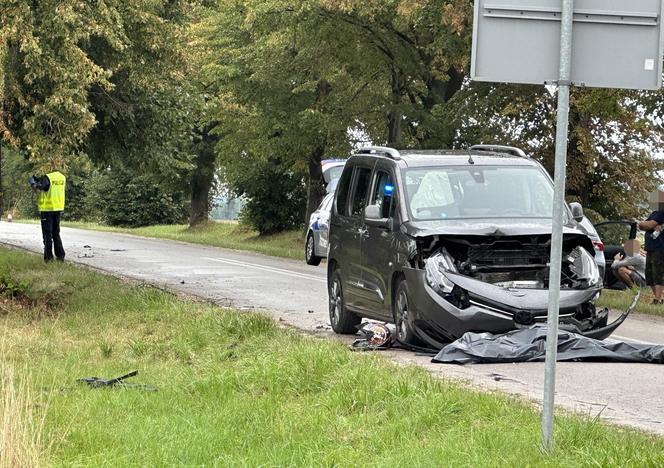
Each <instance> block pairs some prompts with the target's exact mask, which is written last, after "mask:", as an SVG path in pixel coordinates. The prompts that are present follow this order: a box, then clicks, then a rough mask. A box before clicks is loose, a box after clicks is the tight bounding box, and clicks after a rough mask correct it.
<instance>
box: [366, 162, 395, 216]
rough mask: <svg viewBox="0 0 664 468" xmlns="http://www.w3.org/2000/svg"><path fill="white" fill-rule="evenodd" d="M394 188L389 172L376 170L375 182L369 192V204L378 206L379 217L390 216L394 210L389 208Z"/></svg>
mask: <svg viewBox="0 0 664 468" xmlns="http://www.w3.org/2000/svg"><path fill="white" fill-rule="evenodd" d="M394 189H395V187H394V183H393V182H392V177H391V176H390V174H388V173H387V172H385V171H377V172H376V183H375V184H374V188H373V193H372V194H371V204H372V205H378V206H379V207H380V213H381V215H380V216H381V218H391V217H392V215H393V214H394V211H393V210H392V209H391V208H392V205H393V202H392V195H393V193H394Z"/></svg>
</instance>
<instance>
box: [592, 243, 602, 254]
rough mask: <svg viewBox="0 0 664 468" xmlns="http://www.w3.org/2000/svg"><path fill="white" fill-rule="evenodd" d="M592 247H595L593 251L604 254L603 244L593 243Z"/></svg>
mask: <svg viewBox="0 0 664 468" xmlns="http://www.w3.org/2000/svg"><path fill="white" fill-rule="evenodd" d="M593 245H594V246H595V250H599V251H600V252H604V242H599V241H593Z"/></svg>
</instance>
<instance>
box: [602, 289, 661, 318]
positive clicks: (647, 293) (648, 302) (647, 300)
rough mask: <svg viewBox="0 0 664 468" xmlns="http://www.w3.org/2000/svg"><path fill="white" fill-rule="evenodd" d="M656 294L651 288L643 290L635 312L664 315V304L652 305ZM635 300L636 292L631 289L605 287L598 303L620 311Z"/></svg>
mask: <svg viewBox="0 0 664 468" xmlns="http://www.w3.org/2000/svg"><path fill="white" fill-rule="evenodd" d="M653 298H654V296H653V294H652V291H651V290H650V288H644V289H642V290H641V297H640V298H639V303H638V304H637V305H636V308H635V309H634V312H635V313H637V314H646V315H656V316H659V317H664V305H652V300H653ZM633 300H634V292H632V291H631V290H626V291H613V290H610V289H604V290H603V291H602V295H601V296H600V298H599V300H598V301H597V305H598V306H601V307H608V308H609V309H615V310H619V311H624V310H626V309H627V308H628V307H629V306H630V305H631V304H632V301H633Z"/></svg>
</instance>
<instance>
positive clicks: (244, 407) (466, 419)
mask: <svg viewBox="0 0 664 468" xmlns="http://www.w3.org/2000/svg"><path fill="white" fill-rule="evenodd" d="M0 271H2V272H3V274H4V277H5V278H11V279H12V281H13V283H14V284H23V285H24V287H23V288H22V289H20V294H18V293H17V294H15V295H14V296H13V299H12V298H10V296H7V295H3V296H2V297H1V302H0V305H1V306H2V307H1V310H2V313H1V314H0V323H1V326H2V334H3V338H2V343H3V345H2V346H1V347H0V352H1V353H2V356H1V360H2V362H3V363H4V364H3V365H4V366H5V368H11V370H12V372H13V374H14V375H15V376H16V378H15V379H14V382H16V385H18V384H19V382H20V383H21V384H22V385H27V388H29V389H30V390H31V391H30V392H26V393H25V394H26V395H28V396H30V398H31V399H32V401H30V402H29V404H26V403H25V402H24V403H22V405H21V407H20V408H32V411H33V413H32V414H30V415H28V416H30V417H32V418H35V419H36V421H35V424H25V423H21V424H17V426H16V427H9V428H8V427H3V428H2V430H1V431H0V434H2V437H7V435H8V434H13V437H14V438H17V435H16V431H17V430H20V431H23V432H24V433H25V432H27V433H25V434H24V435H23V437H22V440H28V441H38V442H39V443H40V444H41V445H40V447H41V450H37V451H36V452H35V453H37V454H38V455H37V456H35V457H34V460H33V462H35V463H37V462H41V463H42V464H45V465H54V466H98V465H114V466H161V465H188V466H203V465H206V466H210V465H217V466H331V465H336V466H357V465H362V466H440V465H444V466H662V464H664V440H663V439H661V438H656V437H653V436H649V435H646V434H642V433H638V432H636V431H632V430H627V429H622V428H618V427H612V426H608V425H604V424H602V423H600V422H598V421H596V420H588V419H587V418H582V417H578V416H569V415H563V414H559V415H558V417H557V421H556V447H557V448H556V450H555V451H554V452H553V454H551V455H550V456H546V455H544V454H542V452H541V451H540V450H539V447H538V444H539V414H538V412H537V411H536V410H535V409H534V408H533V407H532V405H530V404H528V403H525V402H522V401H519V400H518V399H515V398H510V397H507V396H501V395H496V394H484V393H480V392H477V391H475V390H471V389H469V388H467V387H465V386H463V385H460V384H456V383H452V382H449V381H444V380H439V379H435V378H434V377H432V376H431V375H429V374H428V373H427V372H425V371H424V370H421V369H418V368H415V367H401V366H397V365H395V364H393V363H391V362H390V361H389V360H387V359H384V358H382V357H381V356H380V355H372V354H368V353H367V354H354V353H351V352H350V351H348V350H347V349H346V348H345V347H344V346H343V345H342V344H340V343H338V342H329V341H325V340H319V339H315V338H312V337H307V336H302V335H300V334H298V333H296V332H294V331H291V330H284V329H282V328H279V327H278V326H277V325H276V323H275V322H274V321H272V320H271V319H269V318H267V317H265V316H261V315H257V314H250V313H239V312H234V311H231V310H222V309H219V308H217V307H213V306H210V305H206V304H202V303H198V302H193V301H190V300H184V299H181V298H177V297H175V296H173V295H170V294H168V293H164V292H162V291H158V290H155V289H153V288H150V287H145V286H137V285H130V284H127V283H123V282H121V281H119V280H116V279H114V278H111V277H108V276H104V275H100V274H97V273H94V272H91V271H89V270H87V269H83V268H80V267H76V266H73V265H70V264H64V265H63V264H49V265H46V266H44V264H43V262H42V260H41V259H40V258H39V257H38V256H36V255H29V254H26V253H23V252H16V251H9V250H6V249H0ZM133 369H138V370H139V375H138V376H137V377H135V378H134V379H133V380H134V381H135V382H140V383H145V384H150V385H155V386H157V387H158V391H156V392H147V391H141V390H136V389H124V390H123V389H91V388H87V387H86V386H84V385H82V384H76V383H75V379H76V378H78V377H84V376H93V375H96V376H103V377H113V376H118V375H121V374H123V373H125V372H127V371H129V370H133ZM20 408H19V410H20ZM41 417H43V418H44V419H43V423H40V421H41V419H40V418H41ZM23 419H24V418H23ZM23 419H22V418H20V417H16V418H14V419H11V420H17V421H22V420H23ZM11 420H9V421H11ZM7 421H8V420H6V419H5V420H4V422H3V424H4V425H7V424H10V422H7ZM30 431H37V432H38V433H37V434H31V433H30ZM0 446H2V444H0ZM31 464H33V463H31Z"/></svg>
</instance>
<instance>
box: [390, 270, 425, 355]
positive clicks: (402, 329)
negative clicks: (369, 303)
mask: <svg viewBox="0 0 664 468" xmlns="http://www.w3.org/2000/svg"><path fill="white" fill-rule="evenodd" d="M392 314H393V316H394V324H395V325H396V328H397V339H398V340H399V341H401V342H402V343H408V344H417V343H419V340H418V339H417V336H416V335H415V332H414V330H413V328H414V327H413V315H412V309H411V302H410V291H409V290H408V284H407V283H406V280H401V281H399V284H398V285H397V289H396V292H395V294H394V302H393V303H392Z"/></svg>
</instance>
